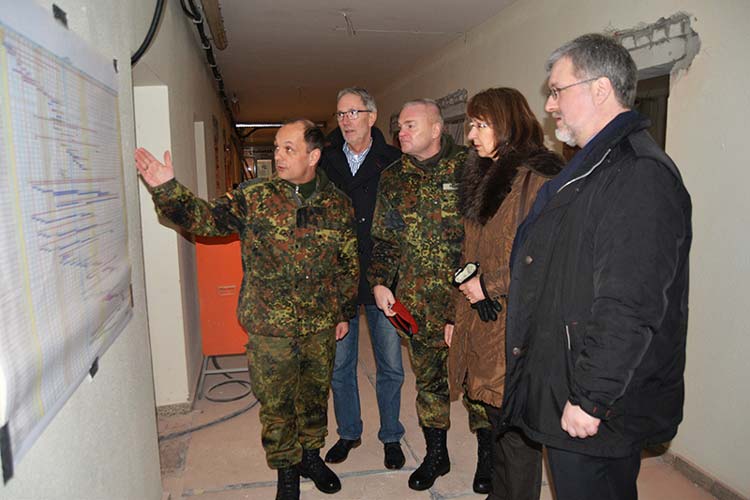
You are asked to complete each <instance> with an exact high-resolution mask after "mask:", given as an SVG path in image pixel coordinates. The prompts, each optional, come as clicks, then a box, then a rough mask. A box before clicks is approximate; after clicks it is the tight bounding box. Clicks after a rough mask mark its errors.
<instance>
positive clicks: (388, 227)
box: [368, 135, 466, 345]
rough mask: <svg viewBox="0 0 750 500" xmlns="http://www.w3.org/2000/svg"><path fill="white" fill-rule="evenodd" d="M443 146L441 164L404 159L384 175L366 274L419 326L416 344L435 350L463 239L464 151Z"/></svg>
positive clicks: (448, 313)
mask: <svg viewBox="0 0 750 500" xmlns="http://www.w3.org/2000/svg"><path fill="white" fill-rule="evenodd" d="M441 143H442V144H441V150H440V153H439V155H440V160H439V161H438V162H437V164H435V165H433V166H426V165H425V164H424V163H419V162H418V161H417V160H415V159H414V158H413V157H411V156H409V155H403V156H402V157H401V160H400V161H398V162H396V163H394V164H393V165H391V166H390V167H389V168H387V169H386V170H384V171H383V173H382V174H381V178H380V188H379V192H378V200H377V203H376V205H375V215H374V216H373V226H372V239H373V242H374V248H373V258H372V263H371V265H370V270H369V272H368V277H369V279H370V283H371V284H372V285H373V286H375V285H384V286H386V287H388V288H391V291H393V292H394V295H395V296H396V298H397V299H398V300H400V301H401V302H402V303H403V304H404V305H405V306H406V308H407V309H408V310H409V311H410V312H411V313H412V315H413V316H414V319H415V320H416V321H417V324H418V325H419V333H418V334H417V337H418V339H419V340H421V341H424V342H426V343H429V344H432V345H445V344H444V342H443V326H444V325H445V323H446V321H452V319H453V317H452V315H453V312H452V310H453V307H452V304H453V302H452V300H453V299H452V294H453V293H454V292H453V287H452V285H451V280H450V277H451V276H452V275H453V271H455V269H457V268H458V266H459V260H460V257H461V243H462V240H463V235H464V231H463V223H462V221H461V217H460V215H459V213H458V191H457V189H458V180H459V179H460V168H461V166H462V165H463V163H464V161H465V159H466V148H464V147H463V146H458V145H456V144H455V143H454V142H453V140H452V139H451V138H450V137H449V136H447V135H443V137H442V140H441ZM425 163H429V161H428V162H425ZM394 283H397V285H396V287H395V288H396V289H395V290H394V289H393V288H394V287H393V284H394Z"/></svg>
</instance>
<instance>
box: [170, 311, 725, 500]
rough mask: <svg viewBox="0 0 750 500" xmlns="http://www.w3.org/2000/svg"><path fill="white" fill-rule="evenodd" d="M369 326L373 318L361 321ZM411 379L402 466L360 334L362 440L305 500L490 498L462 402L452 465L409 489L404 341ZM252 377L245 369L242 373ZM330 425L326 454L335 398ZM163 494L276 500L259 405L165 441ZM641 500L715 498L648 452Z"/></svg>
mask: <svg viewBox="0 0 750 500" xmlns="http://www.w3.org/2000/svg"><path fill="white" fill-rule="evenodd" d="M360 325H366V321H360ZM402 353H403V359H404V372H405V381H404V388H403V391H402V397H401V422H402V423H403V424H404V427H405V428H406V435H405V436H404V438H403V440H402V447H403V450H404V454H405V455H406V465H405V466H404V468H403V469H401V470H399V471H390V470H387V469H386V468H385V467H384V466H383V446H382V444H381V443H380V442H379V441H378V439H377V432H378V409H377V403H376V400H375V389H374V387H375V361H374V359H373V355H372V347H371V345H370V339H369V334H366V333H365V332H364V331H363V332H362V333H361V335H360V357H359V366H358V378H359V387H360V398H361V404H362V420H363V423H364V433H363V435H362V446H360V447H359V448H356V449H353V450H352V451H351V453H350V454H349V458H348V460H346V461H345V462H343V463H341V464H333V465H331V468H332V469H333V470H334V471H335V472H336V473H337V474H338V475H339V477H340V478H341V484H342V489H341V491H340V492H338V493H337V494H335V495H326V494H324V493H321V492H319V491H318V490H316V489H315V487H314V485H313V484H312V482H311V481H309V480H306V479H303V480H302V483H301V486H300V489H301V497H300V498H301V499H302V500H313V499H318V500H322V499H330V500H333V499H337V500H360V499H361V500H412V499H413V500H417V499H433V500H444V499H446V500H447V499H467V500H468V499H484V498H485V497H486V495H477V494H475V493H474V492H473V491H472V489H471V482H472V479H473V476H474V469H475V467H476V456H477V443H476V438H475V437H474V435H473V434H471V433H470V432H469V427H468V419H467V414H466V410H465V409H464V407H463V405H462V404H461V402H460V401H454V402H453V403H452V405H451V429H450V431H449V432H448V451H449V453H450V458H451V471H450V473H448V474H447V475H446V476H443V477H441V478H439V479H438V480H437V481H436V482H435V484H434V486H433V487H432V488H431V489H430V490H428V491H421V492H418V491H413V490H411V489H409V487H408V485H407V480H408V477H409V475H410V474H411V473H412V471H414V469H415V468H416V467H417V466H418V465H419V463H420V462H419V461H420V460H421V459H422V457H423V456H424V438H423V436H422V432H421V430H420V429H419V426H418V424H417V416H416V409H415V407H414V399H415V396H416V390H415V382H414V374H413V372H412V370H411V365H410V364H409V361H408V354H407V351H406V347H405V346H403V345H402ZM219 363H220V364H221V367H222V368H231V367H242V366H243V365H244V363H245V357H244V356H229V357H224V358H222V359H220V361H219ZM238 378H244V379H245V380H247V375H246V374H240V377H238ZM222 380H225V379H223V378H221V377H220V376H218V375H212V376H209V377H208V378H207V383H206V385H207V386H209V387H210V386H211V385H213V384H214V383H217V382H221V381H222ZM243 390H244V389H243V388H242V387H239V386H238V385H237V384H229V385H226V386H223V387H220V388H217V390H215V391H213V392H212V393H211V396H212V397H214V398H228V397H231V396H233V395H237V394H241V393H242V392H243ZM253 401H254V398H253V397H252V396H247V397H245V398H243V399H242V400H239V401H235V402H232V403H212V402H210V401H207V400H206V399H205V398H203V399H201V400H199V401H197V402H196V404H195V405H194V406H195V407H194V409H193V411H191V412H190V413H187V414H183V415H173V416H166V417H163V416H160V417H159V435H160V436H164V435H167V434H171V433H176V432H179V431H181V430H184V429H187V428H190V427H195V426H199V425H202V424H205V423H206V422H211V421H214V420H216V419H218V418H221V417H223V416H225V415H228V414H231V413H232V412H234V411H236V410H239V409H242V408H244V407H247V406H248V405H250V404H251V403H252V402H253ZM328 429H329V434H328V438H327V439H326V447H325V448H324V449H323V450H322V453H321V455H323V454H324V453H325V452H326V451H327V450H328V448H330V447H331V446H332V445H333V444H334V443H335V442H336V440H337V439H338V436H337V435H336V420H335V418H334V414H333V400H332V398H330V397H329V406H328ZM160 454H161V468H162V487H163V491H164V495H163V498H162V500H177V499H180V498H195V499H196V500H235V499H253V500H255V499H257V500H266V499H273V498H274V495H275V491H276V472H275V471H272V470H270V469H269V468H268V466H267V465H266V461H265V455H264V453H263V449H262V448H261V444H260V422H259V420H258V406H257V405H256V406H254V407H252V408H251V409H250V410H249V411H247V412H245V413H243V414H241V415H239V416H237V417H235V418H233V419H230V420H228V421H225V422H222V423H219V424H216V425H213V426H210V427H207V428H205V429H202V430H199V431H196V432H194V433H192V434H189V435H186V436H183V437H178V438H174V439H170V440H167V441H163V442H162V443H161V446H160ZM638 492H639V498H640V499H641V500H708V499H713V498H715V497H713V496H711V495H710V494H709V493H708V492H706V491H705V490H703V489H701V488H700V487H699V486H697V485H695V484H693V483H691V482H690V481H689V480H688V479H687V478H686V477H685V476H683V475H682V474H680V473H679V472H678V471H677V470H675V469H674V468H673V467H672V466H671V465H669V464H668V463H667V461H666V459H665V458H664V457H661V456H654V457H648V458H644V459H643V461H642V466H641V473H640V477H639V479H638ZM541 498H542V500H552V499H553V496H552V493H551V490H550V486H549V483H548V481H547V477H546V473H545V476H544V479H543V483H542V496H541Z"/></svg>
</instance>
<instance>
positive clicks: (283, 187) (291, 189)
mask: <svg viewBox="0 0 750 500" xmlns="http://www.w3.org/2000/svg"><path fill="white" fill-rule="evenodd" d="M323 141H324V137H323V134H322V132H321V131H320V130H319V129H318V128H316V127H315V125H314V124H313V123H312V122H310V121H308V120H294V121H291V122H289V123H287V124H286V125H284V126H283V127H281V128H280V129H279V131H278V132H277V134H276V141H275V153H274V157H275V161H276V169H277V171H278V177H274V178H273V179H271V180H266V181H261V180H251V181H247V182H245V183H243V184H241V185H240V186H239V187H238V188H237V189H235V190H232V191H230V192H228V193H227V194H225V195H224V196H221V197H219V198H217V199H215V200H213V201H211V202H206V201H204V200H201V199H199V198H197V197H196V196H195V195H194V194H193V193H191V192H190V191H189V190H188V189H187V188H185V187H184V186H183V185H182V184H180V183H179V182H177V180H176V179H175V178H174V169H173V167H172V161H171V156H170V154H169V152H166V153H165V154H164V163H161V162H159V161H158V160H156V158H154V157H153V155H151V153H149V152H148V151H146V150H145V149H138V150H137V151H136V153H135V158H136V166H137V168H138V171H139V173H140V174H141V177H142V178H143V180H144V181H145V182H146V183H147V184H148V185H149V186H150V188H151V191H152V196H153V199H154V204H155V205H156V210H157V212H158V213H159V214H160V215H162V216H164V217H166V218H167V219H169V220H170V221H172V222H173V223H175V224H177V225H178V226H180V227H182V228H183V229H185V230H187V231H188V232H190V233H193V234H196V235H202V236H222V235H228V234H232V233H239V235H240V240H241V244H242V263H243V269H244V272H245V276H244V279H243V282H242V283H243V284H242V290H241V292H240V301H239V305H238V307H237V316H238V318H239V321H240V323H241V324H242V326H243V327H244V328H245V330H246V331H247V333H248V358H249V361H250V363H249V365H250V379H251V382H252V385H253V390H254V392H255V395H256V397H257V398H258V401H259V403H260V420H261V424H262V431H261V432H262V436H261V437H262V443H263V448H264V450H265V452H266V460H267V462H268V465H269V467H271V468H272V469H277V470H278V486H277V495H276V498H277V500H279V499H283V500H287V499H298V498H299V478H300V475H302V476H304V477H308V478H310V479H312V480H313V482H314V483H315V486H316V487H317V488H318V489H319V490H321V491H323V492H325V493H335V492H336V491H339V490H340V489H341V483H340V481H339V479H338V477H337V476H336V475H335V474H334V473H333V471H331V470H330V469H329V468H328V467H327V466H326V465H325V463H324V462H323V460H322V459H321V458H320V456H319V451H320V448H322V447H323V445H324V443H325V437H326V434H327V407H328V388H329V387H330V381H331V373H332V370H333V361H334V353H335V349H336V346H335V343H336V340H337V339H341V338H343V337H344V336H345V335H346V333H347V331H348V321H349V319H350V318H351V317H353V316H354V313H355V297H356V292H357V271H358V269H357V268H358V263H357V240H356V234H355V233H354V229H353V213H352V209H351V202H350V201H349V199H348V198H347V197H346V195H344V194H343V193H342V192H340V191H339V190H338V189H337V188H336V187H335V186H334V185H333V184H332V183H331V182H329V181H328V179H327V178H326V176H325V174H324V173H323V172H322V171H317V165H318V161H319V159H320V155H321V151H322V148H323ZM334 326H335V328H334Z"/></svg>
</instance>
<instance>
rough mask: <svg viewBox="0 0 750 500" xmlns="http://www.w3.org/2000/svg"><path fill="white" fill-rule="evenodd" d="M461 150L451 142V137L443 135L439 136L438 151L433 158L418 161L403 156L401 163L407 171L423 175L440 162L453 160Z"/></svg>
mask: <svg viewBox="0 0 750 500" xmlns="http://www.w3.org/2000/svg"><path fill="white" fill-rule="evenodd" d="M463 150H464V147H463V146H461V145H458V144H456V143H455V142H454V141H453V137H451V136H450V135H448V134H445V133H444V134H443V135H442V136H440V151H438V153H437V154H436V155H435V156H433V157H431V158H427V159H426V160H421V161H420V160H417V159H416V158H415V157H413V156H412V155H408V154H404V155H403V158H402V163H403V164H404V167H406V169H407V170H411V171H413V172H416V173H419V174H425V173H429V172H431V171H433V170H434V169H435V167H436V166H437V165H438V164H439V163H440V162H441V161H442V160H444V159H446V158H453V157H454V156H455V155H457V154H458V153H460V152H461V151H463Z"/></svg>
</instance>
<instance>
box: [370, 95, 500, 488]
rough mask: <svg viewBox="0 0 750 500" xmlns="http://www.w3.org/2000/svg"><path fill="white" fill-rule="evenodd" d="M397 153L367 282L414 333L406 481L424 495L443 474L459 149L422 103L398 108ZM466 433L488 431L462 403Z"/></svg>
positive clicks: (382, 195)
mask: <svg viewBox="0 0 750 500" xmlns="http://www.w3.org/2000/svg"><path fill="white" fill-rule="evenodd" d="M398 123H399V127H400V132H399V140H400V142H401V149H402V151H403V152H404V155H403V156H402V157H401V160H400V161H398V162H397V163H394V164H393V165H391V166H390V167H389V168H388V169H386V170H384V171H383V173H382V175H381V179H380V189H379V194H378V201H377V203H376V206H375V215H374V217H373V227H372V238H373V242H374V248H373V258H372V264H371V266H370V270H369V273H368V277H369V279H370V283H372V284H373V293H374V295H375V302H376V304H377V306H378V307H379V308H380V309H382V310H383V311H384V312H385V314H386V315H387V316H393V315H394V314H395V313H394V312H393V311H392V310H391V309H390V308H391V306H392V305H393V303H394V301H395V298H394V294H395V295H397V296H398V298H399V301H401V302H402V303H403V304H404V305H405V306H406V308H407V309H408V310H409V311H410V312H411V313H412V315H413V316H414V319H415V320H416V321H417V324H418V326H419V332H418V333H417V334H416V335H414V336H413V337H408V336H405V335H404V336H405V338H407V340H408V343H407V345H408V348H409V357H410V358H411V364H412V368H413V370H414V374H415V376H416V379H417V415H418V417H419V425H420V426H421V427H422V430H423V432H424V435H425V441H426V444H427V454H426V456H425V459H424V461H423V463H422V464H421V465H420V466H419V468H417V470H416V471H414V473H413V474H412V475H411V476H410V477H409V487H410V488H412V489H415V490H425V489H427V488H429V487H431V486H432V484H433V483H434V482H435V479H437V477H438V476H442V475H445V474H447V473H448V472H449V471H450V461H449V458H448V450H447V447H446V443H445V442H446V434H447V430H448V427H450V395H449V390H448V365H447V359H448V346H447V344H446V343H445V340H444V338H445V337H444V333H445V328H446V326H447V325H449V324H452V321H453V318H452V315H453V298H454V296H453V293H454V291H453V289H452V286H451V281H450V277H451V276H452V275H453V272H454V271H455V270H456V269H457V268H458V267H459V259H460V257H461V243H462V240H463V234H464V233H463V222H462V220H461V217H460V214H459V213H458V194H457V193H458V191H457V188H458V179H459V178H460V172H459V170H460V168H461V166H462V165H463V163H464V161H465V159H466V148H465V147H463V146H459V145H456V144H455V143H454V141H453V139H452V138H451V137H450V136H449V135H447V134H443V133H442V131H443V121H442V117H441V116H440V109H439V108H438V106H437V105H436V104H435V102H434V101H431V100H428V99H422V100H418V101H411V102H408V103H406V104H404V107H403V108H402V109H401V113H400V115H399V120H398ZM464 403H465V404H466V406H467V409H468V410H469V422H470V427H471V429H472V431H476V430H477V429H478V428H487V429H489V428H490V423H489V420H488V419H487V415H486V412H485V411H484V408H483V407H482V405H481V404H479V403H471V402H469V401H468V400H464Z"/></svg>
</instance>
